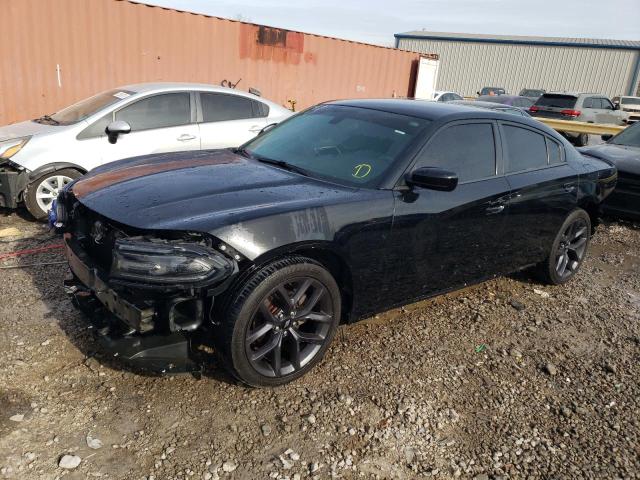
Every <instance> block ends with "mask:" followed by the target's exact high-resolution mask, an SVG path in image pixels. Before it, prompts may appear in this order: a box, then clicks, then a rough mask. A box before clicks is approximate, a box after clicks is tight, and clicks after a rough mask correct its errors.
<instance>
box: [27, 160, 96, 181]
mask: <svg viewBox="0 0 640 480" xmlns="http://www.w3.org/2000/svg"><path fill="white" fill-rule="evenodd" d="M64 168H73V169H74V170H78V171H79V172H80V173H82V174H83V175H84V174H85V173H87V171H86V170H85V169H84V168H82V167H81V166H80V165H77V164H75V163H69V162H54V163H48V164H46V165H43V166H41V167H38V168H36V169H35V170H33V171H30V172H29V182H31V181H33V180H35V179H37V178H40V177H41V176H42V175H45V174H47V173H51V172H55V171H58V170H62V169H64Z"/></svg>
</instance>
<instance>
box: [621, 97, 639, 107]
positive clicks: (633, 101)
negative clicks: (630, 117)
mask: <svg viewBox="0 0 640 480" xmlns="http://www.w3.org/2000/svg"><path fill="white" fill-rule="evenodd" d="M620 105H640V97H622V98H621V99H620Z"/></svg>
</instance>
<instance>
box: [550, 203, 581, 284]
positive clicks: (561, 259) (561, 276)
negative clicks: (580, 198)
mask: <svg viewBox="0 0 640 480" xmlns="http://www.w3.org/2000/svg"><path fill="white" fill-rule="evenodd" d="M590 239H591V219H590V218H589V214H588V213H587V212H585V211H584V210H582V209H577V210H574V211H573V212H572V213H571V214H570V215H569V216H568V217H567V218H566V219H565V221H564V222H563V224H562V227H560V230H559V231H558V234H557V235H556V238H555V240H554V242H553V245H552V247H551V251H550V252H549V256H548V258H547V260H546V261H544V262H542V263H541V264H540V265H539V266H538V273H539V276H540V277H541V280H542V281H544V282H545V283H549V284H552V285H560V284H562V283H565V282H567V281H569V280H570V279H571V278H573V277H574V275H575V274H576V273H577V272H578V270H579V268H580V266H581V265H582V262H583V261H584V259H585V257H586V254H587V249H588V247H589V240H590Z"/></svg>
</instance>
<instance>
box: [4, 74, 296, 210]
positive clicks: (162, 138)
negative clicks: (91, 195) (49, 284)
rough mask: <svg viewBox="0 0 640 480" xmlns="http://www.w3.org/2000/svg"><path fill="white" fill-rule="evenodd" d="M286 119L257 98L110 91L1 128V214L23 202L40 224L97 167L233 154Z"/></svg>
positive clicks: (179, 88)
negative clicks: (171, 156) (178, 155)
mask: <svg viewBox="0 0 640 480" xmlns="http://www.w3.org/2000/svg"><path fill="white" fill-rule="evenodd" d="M290 115H292V112H291V111H289V110H287V109H286V108H284V107H281V106H279V105H277V104H275V103H273V102H270V101H268V100H265V99H264V98H261V97H259V96H257V95H253V94H251V93H246V92H242V91H238V90H234V89H230V88H224V87H217V86H211V85H199V84H192V83H144V84H138V85H127V86H124V87H121V88H116V89H114V90H109V91H107V92H103V93H100V94H98V95H95V96H93V97H91V98H88V99H86V100H82V101H81V102H79V103H76V104H74V105H71V106H69V107H67V108H64V109H63V110H60V111H59V112H57V113H54V114H52V115H44V116H42V117H40V118H37V119H35V120H29V121H25V122H21V123H16V124H13V125H8V126H6V127H0V207H9V208H16V207H17V206H18V204H19V203H22V202H24V204H25V206H26V207H27V209H28V210H29V212H30V213H31V214H32V215H33V216H34V217H35V218H37V219H43V218H45V217H46V215H47V212H48V210H49V209H50V207H51V202H52V201H53V199H54V198H56V197H57V195H58V191H59V190H60V189H61V188H62V187H63V186H64V185H66V184H68V183H69V182H71V181H72V180H73V179H75V178H77V177H79V176H81V175H82V174H84V173H86V172H88V171H89V170H91V169H92V168H95V167H97V166H99V165H103V164H105V163H108V162H113V161H114V160H119V159H122V158H128V157H134V156H137V155H146V154H150V153H160V152H174V151H181V150H201V149H213V148H227V147H237V146H239V145H241V144H243V143H244V142H246V141H248V140H250V139H251V138H253V137H254V136H256V135H257V134H258V133H259V132H260V131H261V130H262V129H264V128H265V127H266V126H267V125H271V124H275V123H279V122H280V121H282V120H284V119H285V118H287V117H288V116H290ZM107 129H108V130H109V134H108V135H107ZM123 134H127V135H123Z"/></svg>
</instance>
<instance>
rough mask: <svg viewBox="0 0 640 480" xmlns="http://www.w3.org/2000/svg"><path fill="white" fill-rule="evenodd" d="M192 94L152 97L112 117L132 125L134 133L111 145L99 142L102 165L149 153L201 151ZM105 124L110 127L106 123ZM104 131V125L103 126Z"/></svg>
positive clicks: (120, 110) (133, 104)
mask: <svg viewBox="0 0 640 480" xmlns="http://www.w3.org/2000/svg"><path fill="white" fill-rule="evenodd" d="M192 103H193V101H192V96H191V94H190V92H172V93H161V94H157V95H151V96H148V97H144V98H142V99H140V100H137V101H135V102H133V103H130V104H128V105H126V106H124V107H122V108H121V109H119V110H116V111H115V112H114V115H113V119H114V120H124V121H125V122H127V123H128V124H129V125H131V133H128V134H126V135H120V137H119V138H118V141H117V143H115V144H110V143H109V142H108V141H107V140H106V138H104V137H102V138H99V140H100V143H99V148H100V153H101V157H102V163H107V162H112V161H114V160H119V159H121V158H128V157H134V156H138V155H146V154H150V153H162V152H176V151H182V150H198V149H199V148H200V138H199V132H198V126H197V125H196V123H195V115H194V114H195V110H194V109H192ZM103 123H108V122H107V120H106V119H105V120H104V122H103ZM100 128H102V125H100Z"/></svg>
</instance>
